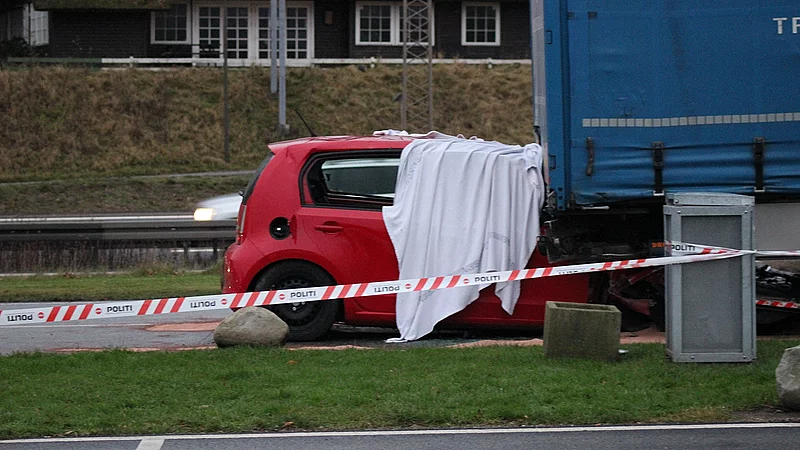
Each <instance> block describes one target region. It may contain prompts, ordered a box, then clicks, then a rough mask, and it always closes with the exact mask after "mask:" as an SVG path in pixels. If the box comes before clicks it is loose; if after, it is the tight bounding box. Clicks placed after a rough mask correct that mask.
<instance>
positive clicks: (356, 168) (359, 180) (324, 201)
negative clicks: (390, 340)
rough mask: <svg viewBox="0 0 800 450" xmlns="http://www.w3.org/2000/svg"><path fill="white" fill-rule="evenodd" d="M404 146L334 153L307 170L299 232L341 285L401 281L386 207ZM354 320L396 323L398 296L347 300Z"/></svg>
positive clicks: (347, 317) (350, 319)
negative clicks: (383, 209) (386, 216)
mask: <svg viewBox="0 0 800 450" xmlns="http://www.w3.org/2000/svg"><path fill="white" fill-rule="evenodd" d="M399 158H400V152H399V150H386V151H382V150H372V151H355V152H341V151H340V152H330V153H323V154H318V155H315V156H314V157H312V158H310V159H309V162H308V163H307V165H306V167H305V169H304V171H303V173H302V180H303V182H302V190H303V192H302V196H303V200H302V207H301V208H300V210H299V211H298V213H297V216H296V217H295V219H294V220H295V221H296V222H297V223H298V225H299V226H298V227H297V229H298V230H303V231H302V232H304V233H306V234H307V235H306V236H304V238H305V239H306V241H307V242H310V243H311V245H312V248H313V251H314V252H315V253H316V254H317V255H319V256H320V258H321V261H319V263H320V264H321V265H322V266H323V268H325V269H326V270H327V271H328V272H329V273H330V274H331V275H332V276H333V277H334V278H335V279H336V282H337V283H339V284H352V283H361V282H369V281H387V280H395V279H397V277H398V274H399V271H398V267H397V257H396V256H395V253H394V247H393V246H392V242H391V239H390V238H389V234H388V233H387V231H386V226H385V225H384V222H383V215H382V212H381V208H382V207H383V206H388V205H391V204H392V198H393V195H394V184H395V180H396V177H397V167H398V164H399ZM344 305H345V320H346V321H347V322H348V323H363V324H367V323H368V324H372V325H378V324H386V325H393V324H394V310H395V296H394V295H381V296H372V297H361V298H350V299H345V300H344Z"/></svg>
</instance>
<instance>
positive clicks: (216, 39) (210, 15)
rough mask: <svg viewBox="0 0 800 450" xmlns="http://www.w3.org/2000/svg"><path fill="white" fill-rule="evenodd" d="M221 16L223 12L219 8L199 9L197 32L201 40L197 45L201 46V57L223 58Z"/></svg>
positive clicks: (204, 7)
mask: <svg viewBox="0 0 800 450" xmlns="http://www.w3.org/2000/svg"><path fill="white" fill-rule="evenodd" d="M221 14H222V10H221V8H218V7H206V6H203V7H200V8H198V10H197V19H198V26H197V31H198V34H199V39H198V41H197V43H198V44H199V45H200V56H203V57H209V58H217V57H219V56H221V51H220V47H221V45H220V43H221V42H222V41H221V35H222V28H221V26H222V24H221V22H220V21H221V19H220V16H221Z"/></svg>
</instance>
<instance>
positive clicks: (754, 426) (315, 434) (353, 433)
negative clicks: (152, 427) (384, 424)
mask: <svg viewBox="0 0 800 450" xmlns="http://www.w3.org/2000/svg"><path fill="white" fill-rule="evenodd" d="M758 428H800V423H795V422H789V423H786V422H781V423H720V424H696V425H630V426H629V425H609V426H596V427H531V428H475V429H463V428H459V429H453V430H450V429H444V430H386V431H310V432H296V433H294V432H283V433H247V434H199V435H191V434H186V435H175V436H172V435H170V436H138V437H135V436H130V437H85V438H36V439H14V440H8V441H0V444H17V443H45V442H104V441H108V442H118V441H143V440H162V441H163V440H194V439H197V440H201V439H283V438H302V437H358V436H419V435H432V436H435V435H454V434H513V433H525V434H527V433H580V432H603V431H655V430H726V429H758Z"/></svg>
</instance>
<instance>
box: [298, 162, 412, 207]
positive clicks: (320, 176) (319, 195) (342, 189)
mask: <svg viewBox="0 0 800 450" xmlns="http://www.w3.org/2000/svg"><path fill="white" fill-rule="evenodd" d="M399 164H400V156H399V154H392V155H386V156H384V157H375V156H370V157H365V156H353V157H341V156H338V155H334V156H330V157H326V158H319V159H318V160H316V161H314V162H313V163H312V165H311V166H310V168H309V170H308V172H307V184H306V185H307V187H308V190H309V192H310V197H311V199H312V201H313V203H314V204H315V205H319V206H333V207H344V208H366V209H375V208H380V207H382V206H387V205H391V204H392V200H393V198H394V188H395V183H396V181H397V168H398V166H399Z"/></svg>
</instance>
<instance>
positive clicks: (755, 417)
mask: <svg viewBox="0 0 800 450" xmlns="http://www.w3.org/2000/svg"><path fill="white" fill-rule="evenodd" d="M731 415H732V417H733V421H734V422H771V423H774V422H800V411H792V410H789V409H784V408H779V407H774V406H765V407H763V408H758V409H752V410H747V411H734V412H733V413H732V414H731Z"/></svg>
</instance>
